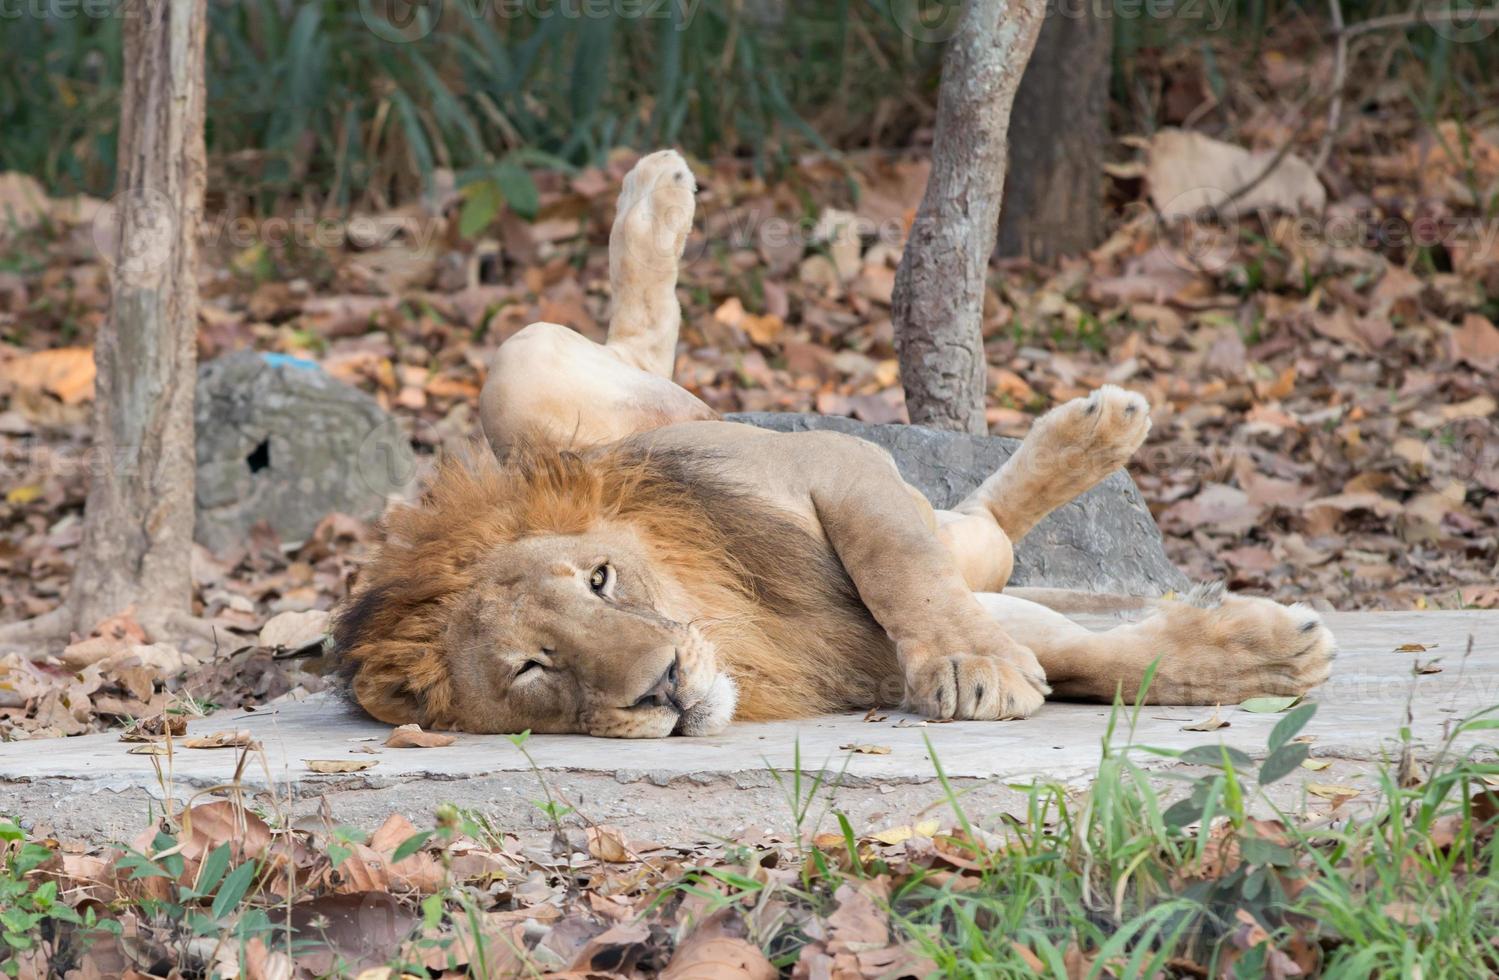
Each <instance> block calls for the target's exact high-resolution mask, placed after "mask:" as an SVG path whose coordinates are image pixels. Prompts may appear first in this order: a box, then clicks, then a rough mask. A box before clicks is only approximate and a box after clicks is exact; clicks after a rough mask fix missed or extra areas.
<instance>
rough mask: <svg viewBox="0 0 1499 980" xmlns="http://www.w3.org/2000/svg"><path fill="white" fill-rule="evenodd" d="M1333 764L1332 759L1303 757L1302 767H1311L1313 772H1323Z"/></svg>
mask: <svg viewBox="0 0 1499 980" xmlns="http://www.w3.org/2000/svg"><path fill="white" fill-rule="evenodd" d="M1331 765H1332V760H1331V759H1302V760H1301V768H1303V769H1310V770H1311V771H1312V772H1321V771H1322V770H1323V769H1326V768H1327V767H1328V766H1331Z"/></svg>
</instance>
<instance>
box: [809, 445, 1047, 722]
mask: <svg viewBox="0 0 1499 980" xmlns="http://www.w3.org/2000/svg"><path fill="white" fill-rule="evenodd" d="M792 438H796V439H799V440H801V452H802V453H803V454H805V459H804V460H803V461H802V462H803V463H804V464H805V465H804V466H803V467H802V471H803V472H806V473H808V474H809V479H810V480H811V481H812V485H811V486H810V487H809V492H810V494H811V497H812V502H813V505H814V507H815V510H816V516H817V519H818V521H819V522H820V523H821V525H822V530H823V533H824V534H826V535H827V538H828V541H829V543H830V544H831V545H832V546H833V549H834V550H835V551H836V552H837V554H838V558H839V560H840V561H842V563H843V567H844V568H845V569H846V570H847V571H848V574H849V577H850V578H851V579H852V580H853V582H854V585H855V587H856V588H857V589H858V590H859V597H860V599H862V600H863V602H864V605H865V606H866V607H867V608H868V609H869V611H870V613H871V614H873V616H874V618H875V619H876V620H877V621H878V622H879V624H880V625H881V626H882V627H884V629H885V632H886V633H887V634H889V636H890V638H891V639H892V640H893V641H894V642H895V649H896V655H897V657H898V658H899V661H900V667H901V671H902V673H903V675H904V679H905V688H906V704H907V705H908V706H909V707H910V708H911V709H912V710H914V711H918V712H922V713H925V714H928V715H930V716H933V717H938V718H975V719H999V718H1024V717H1026V716H1028V715H1030V714H1032V713H1034V712H1035V711H1036V709H1038V708H1039V707H1041V704H1042V702H1043V701H1044V700H1045V697H1046V694H1047V693H1048V688H1047V686H1046V675H1045V672H1044V671H1042V669H1041V665H1040V664H1039V663H1038V662H1037V660H1036V657H1035V654H1033V653H1032V652H1031V651H1030V650H1029V649H1028V648H1026V647H1025V646H1023V645H1021V644H1020V643H1017V642H1015V640H1013V639H1012V638H1011V637H1010V636H1009V634H1008V633H1006V632H1005V630H1004V629H1003V628H1002V627H1001V626H1000V624H998V623H996V622H995V621H994V620H993V619H992V618H990V617H989V616H988V615H987V614H986V613H985V612H984V610H983V607H982V606H980V605H979V603H978V600H977V599H975V598H974V595H973V593H972V592H970V591H969V589H968V586H967V584H966V583H965V582H964V581H963V577H962V576H961V575H960V574H959V572H958V569H957V567H956V566H955V565H954V563H953V561H952V558H951V557H950V556H949V555H948V553H947V550H946V549H945V548H944V547H943V545H942V544H941V542H939V541H938V539H937V536H936V533H935V531H934V529H933V525H932V521H931V514H930V511H927V512H925V513H923V511H922V509H921V508H922V504H921V503H919V502H918V501H917V499H916V498H915V496H913V494H912V493H911V491H910V489H909V488H908V487H907V486H906V484H905V483H904V481H902V480H901V478H900V475H899V474H898V473H897V472H896V470H895V466H894V464H893V463H892V462H891V460H890V458H889V457H888V456H885V455H884V454H882V453H880V451H879V450H877V449H875V448H874V447H872V446H869V445H868V444H866V443H862V442H860V441H858V440H855V439H852V438H850V437H848V436H840V435H836V434H834V433H804V434H800V435H797V436H794V437H792Z"/></svg>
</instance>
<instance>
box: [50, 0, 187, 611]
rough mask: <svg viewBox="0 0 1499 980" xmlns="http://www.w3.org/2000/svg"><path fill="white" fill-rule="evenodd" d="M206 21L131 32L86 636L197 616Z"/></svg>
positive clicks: (161, 13) (100, 343)
mask: <svg viewBox="0 0 1499 980" xmlns="http://www.w3.org/2000/svg"><path fill="white" fill-rule="evenodd" d="M206 17H207V3H206V0H164V2H160V3H148V4H144V5H142V6H141V8H140V13H139V15H138V16H137V17H134V18H131V19H129V20H127V21H126V27H125V86H124V94H123V98H122V102H121V105H120V166H119V175H118V179H117V182H116V187H115V192H116V202H117V204H118V206H119V222H118V229H119V243H118V251H117V253H116V259H115V263H114V268H113V271H112V275H111V277H110V288H111V296H110V310H109V321H108V323H107V324H106V325H105V327H104V329H103V331H102V332H101V333H100V334H99V338H98V340H97V341H96V343H95V345H94V361H95V363H96V364H97V366H98V380H97V382H96V395H95V408H94V452H95V459H96V466H95V468H94V473H93V482H92V484H91V485H90V487H89V496H88V504H87V507H86V509H85V512H84V527H83V544H82V547H81V549H80V551H79V555H78V565H77V568H76V570H75V571H74V575H73V586H72V591H71V593H70V596H69V600H70V602H71V604H72V605H73V608H74V612H75V617H76V621H77V624H78V626H79V627H81V628H85V629H86V628H88V627H90V626H92V625H93V624H94V623H95V622H97V621H98V620H99V619H101V618H103V617H105V616H109V615H112V614H114V613H117V612H119V611H121V610H122V609H124V608H126V607H127V606H135V607H136V610H137V617H138V618H142V617H144V618H143V621H142V625H146V624H145V622H144V619H151V620H157V621H161V620H164V619H169V618H172V617H185V616H186V615H187V614H188V613H189V612H190V611H191V603H192V575H191V571H190V565H191V562H190V559H191V557H192V546H193V489H194V459H193V452H194V449H193V391H194V387H195V382H196V380H197V366H196V360H197V354H196V348H195V338H196V336H197V328H198V278H197V265H198V229H199V227H200V226H201V224H202V220H203V187H204V180H205V166H204V146H203V111H204V109H203V104H204V84H203V82H204V78H203V41H204V27H205V21H206Z"/></svg>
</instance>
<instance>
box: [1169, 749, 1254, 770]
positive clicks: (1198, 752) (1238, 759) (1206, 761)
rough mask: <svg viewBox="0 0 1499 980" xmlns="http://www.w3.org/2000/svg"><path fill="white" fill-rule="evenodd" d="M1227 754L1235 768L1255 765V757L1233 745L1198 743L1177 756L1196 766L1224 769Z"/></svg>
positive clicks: (1245, 768)
mask: <svg viewBox="0 0 1499 980" xmlns="http://www.w3.org/2000/svg"><path fill="white" fill-rule="evenodd" d="M1225 754H1226V755H1227V756H1228V761H1229V762H1230V763H1231V764H1232V765H1233V767H1234V768H1235V769H1244V770H1248V769H1249V768H1250V767H1252V766H1253V765H1254V760H1253V759H1251V758H1249V756H1247V755H1245V754H1244V753H1243V752H1240V751H1239V750H1238V749H1236V748H1234V747H1233V746H1231V745H1197V746H1194V747H1192V748H1190V749H1188V750H1187V751H1185V752H1183V753H1182V754H1181V755H1179V756H1178V757H1177V758H1178V760H1180V761H1181V762H1185V763H1188V764H1190V765H1194V766H1214V767H1216V768H1218V769H1222V768H1223V757H1224V755H1225Z"/></svg>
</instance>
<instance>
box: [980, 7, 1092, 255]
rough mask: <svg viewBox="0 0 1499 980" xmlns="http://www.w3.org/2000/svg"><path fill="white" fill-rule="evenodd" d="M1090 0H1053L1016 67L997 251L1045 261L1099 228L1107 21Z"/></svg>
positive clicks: (1077, 248)
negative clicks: (1025, 58) (1054, 6)
mask: <svg viewBox="0 0 1499 980" xmlns="http://www.w3.org/2000/svg"><path fill="white" fill-rule="evenodd" d="M1099 2H1100V0H1058V3H1059V4H1060V7H1059V8H1058V10H1057V12H1056V13H1054V15H1053V16H1050V17H1047V18H1046V23H1045V24H1044V25H1043V26H1042V28H1041V36H1040V38H1039V39H1038V40H1037V41H1036V50H1035V52H1034V53H1033V54H1032V55H1031V60H1030V64H1028V65H1026V68H1025V76H1024V77H1023V78H1022V79H1021V80H1020V91H1019V92H1017V93H1016V95H1015V111H1014V113H1013V114H1012V115H1011V117H1010V167H1009V173H1008V175H1007V177H1006V179H1005V191H1004V212H1003V214H1002V216H1001V218H1000V222H999V254H1001V255H1005V256H1024V257H1026V258H1031V259H1034V260H1036V261H1037V262H1050V261H1051V260H1053V259H1055V258H1057V257H1058V256H1061V255H1079V254H1082V253H1083V252H1086V251H1087V250H1088V249H1090V248H1092V247H1093V246H1094V245H1096V244H1098V242H1099V239H1100V238H1101V236H1102V232H1103V201H1102V196H1103V163H1104V159H1103V151H1104V142H1105V140H1106V139H1107V138H1108V108H1109V68H1110V64H1111V60H1110V55H1111V51H1112V48H1113V38H1114V21H1113V18H1112V17H1100V16H1099V11H1098V7H1097V4H1098V3H1099Z"/></svg>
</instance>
